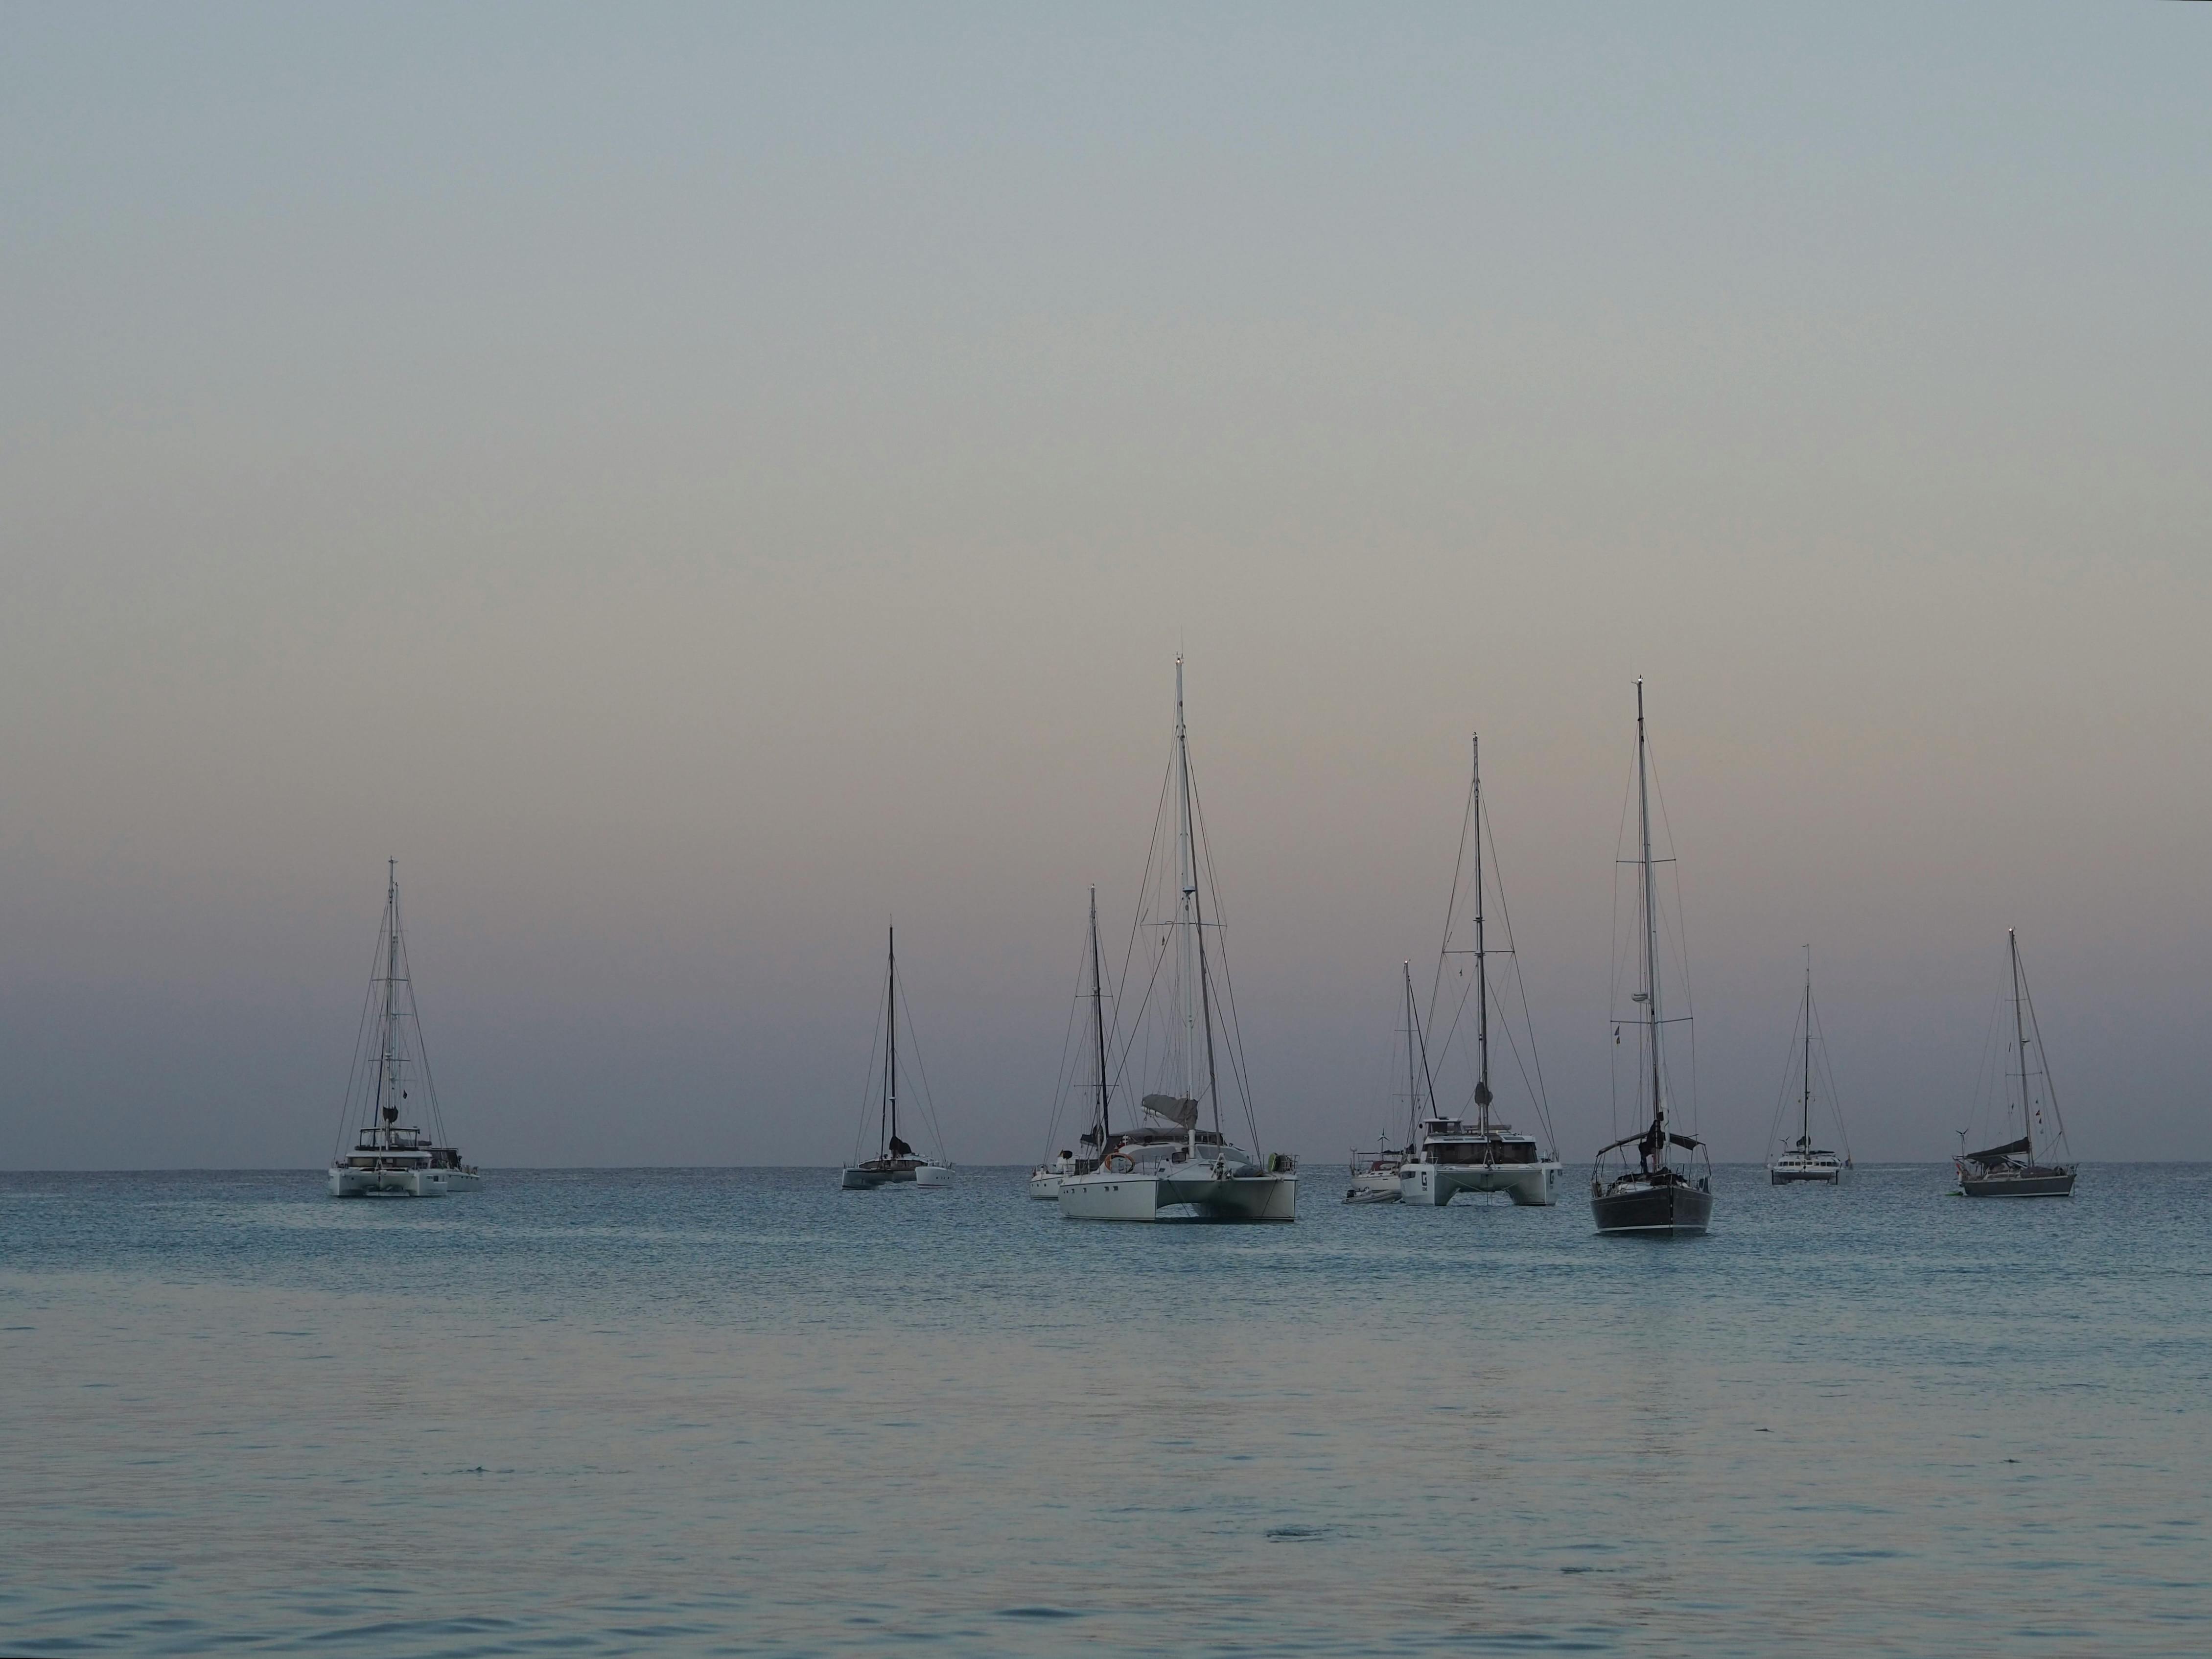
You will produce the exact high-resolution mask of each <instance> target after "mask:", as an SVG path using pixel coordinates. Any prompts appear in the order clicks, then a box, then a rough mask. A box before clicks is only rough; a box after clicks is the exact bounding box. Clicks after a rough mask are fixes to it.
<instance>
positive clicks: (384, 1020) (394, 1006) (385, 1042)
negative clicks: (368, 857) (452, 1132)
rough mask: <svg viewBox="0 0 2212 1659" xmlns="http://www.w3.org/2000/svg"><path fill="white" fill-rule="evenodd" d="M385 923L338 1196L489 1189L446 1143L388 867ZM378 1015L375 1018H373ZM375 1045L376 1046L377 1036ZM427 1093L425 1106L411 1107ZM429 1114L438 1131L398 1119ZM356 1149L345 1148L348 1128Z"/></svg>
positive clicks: (349, 1102)
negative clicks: (418, 1113) (417, 1114)
mask: <svg viewBox="0 0 2212 1659" xmlns="http://www.w3.org/2000/svg"><path fill="white" fill-rule="evenodd" d="M368 998H369V1012H368V1013H364V1015H363V1016H362V1039H361V1041H360V1042H358V1043H357V1044H356V1048H355V1053H354V1061H353V1066H352V1067H351V1069H350V1071H349V1073H348V1076H347V1083H346V1103H345V1108H344V1110H343V1115H341V1117H340V1119H339V1122H338V1136H339V1146H338V1150H337V1152H335V1153H334V1154H333V1155H332V1156H331V1169H330V1186H331V1197H332V1198H443V1197H444V1196H446V1194H448V1193H463V1192H471V1191H473V1190H474V1189H475V1188H477V1187H480V1186H482V1185H483V1177H482V1176H480V1175H479V1174H478V1173H477V1167H476V1165H474V1164H467V1163H464V1162H463V1161H462V1158H461V1153H460V1149H459V1147H457V1146H453V1144H452V1143H451V1142H450V1141H449V1140H447V1138H446V1134H445V1128H444V1114H443V1113H442V1112H441V1111H440V1110H439V1107H438V1090H437V1085H436V1084H435V1082H433V1081H432V1079H431V1077H430V1062H429V1060H428V1056H427V1055H426V1054H425V1053H424V1051H423V1048H422V1018H421V1016H420V1015H419V1014H418V1013H417V1012H416V1007H415V981H414V980H413V977H412V976H411V975H410V972H409V969H408V965H407V942H406V939H405V936H404V933H403V932H402V930H401V928H400V926H399V865H398V860H392V861H390V862H389V863H388V864H387V866H386V888H385V895H384V924H383V927H382V928H381V930H380V932H379V933H378V935H377V940H376V967H375V969H373V970H372V972H371V973H370V975H369V984H368ZM370 1013H373V1014H374V1020H373V1021H372V1019H371V1018H369V1014H370ZM372 1032H373V1033H374V1039H373V1041H374V1046H373V1047H372V1046H371V1043H372V1038H371V1035H370V1034H371V1033H372ZM418 1089H419V1090H421V1091H422V1097H423V1098H422V1109H421V1110H422V1112H423V1115H427V1116H428V1119H429V1121H430V1124H431V1127H430V1128H428V1129H427V1130H426V1129H424V1128H422V1127H421V1126H420V1124H419V1123H410V1124H404V1125H403V1124H402V1123H401V1122H400V1121H399V1120H400V1119H401V1118H402V1117H404V1116H408V1115H412V1114H414V1113H415V1112H416V1111H417V1110H418V1109H417V1108H416V1107H414V1106H413V1105H412V1104H411V1102H412V1101H413V1099H414V1096H415V1091H416V1090H418ZM349 1128H350V1129H351V1130H352V1131H353V1144H352V1145H351V1146H347V1145H346V1144H345V1135H346V1132H347V1130H348V1129H349Z"/></svg>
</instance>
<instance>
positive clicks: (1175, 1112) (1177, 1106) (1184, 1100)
mask: <svg viewBox="0 0 2212 1659" xmlns="http://www.w3.org/2000/svg"><path fill="white" fill-rule="evenodd" d="M1145 1109H1146V1111H1148V1112H1150V1113H1151V1114H1152V1115H1153V1116H1154V1117H1160V1118H1165V1119H1166V1120H1167V1121H1169V1122H1170V1123H1172V1124H1174V1125H1175V1126H1176V1128H1178V1129H1194V1128H1196V1127H1198V1103H1197V1102H1196V1101H1194V1100H1192V1099H1190V1098H1189V1097H1188V1096H1184V1095H1146V1097H1145Z"/></svg>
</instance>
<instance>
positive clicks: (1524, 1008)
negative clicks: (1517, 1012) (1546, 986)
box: [1475, 806, 1559, 1158]
mask: <svg viewBox="0 0 2212 1659" xmlns="http://www.w3.org/2000/svg"><path fill="white" fill-rule="evenodd" d="M1482 818H1483V823H1488V824H1489V826H1490V870H1491V877H1492V885H1493V886H1495V887H1496V888H1497V890H1498V921H1499V923H1500V925H1502V926H1503V927H1504V930H1505V950H1504V954H1505V955H1507V956H1510V957H1512V958H1513V988H1514V992H1515V994H1516V996H1518V998H1519V999H1520V1002H1521V1024H1522V1026H1523V1027H1524V1028H1525V1029H1526V1030H1527V1031H1528V1059H1529V1062H1530V1064H1531V1065H1532V1066H1534V1070H1535V1073H1536V1079H1535V1099H1536V1115H1537V1117H1538V1118H1539V1119H1541V1121H1542V1122H1543V1125H1544V1135H1545V1138H1546V1139H1547V1140H1549V1141H1550V1142H1551V1143H1552V1156H1553V1157H1554V1158H1557V1157H1558V1156H1559V1135H1558V1133H1556V1132H1555V1131H1554V1130H1553V1127H1552V1101H1551V1096H1550V1093H1549V1091H1547V1090H1546V1089H1545V1087H1544V1055H1543V1050H1542V1048H1541V1046H1540V1045H1539V1044H1538V1043H1537V1042H1536V1020H1535V1017H1534V1015H1533V1014H1531V1013H1530V1012H1528V975H1525V974H1523V973H1522V971H1521V950H1520V941H1519V940H1518V939H1515V938H1514V937H1513V914H1512V912H1511V911H1510V910H1509V909H1508V908H1506V904H1505V872H1504V866H1503V865H1502V864H1501V863H1500V862H1499V861H1498V826H1497V824H1496V823H1494V822H1492V820H1491V817H1490V812H1489V809H1488V807H1487V806H1485V808H1484V810H1483V813H1482ZM1475 833H1476V834H1478V835H1480V834H1481V833H1482V825H1481V824H1480V823H1479V824H1477V825H1476V827H1475ZM1501 1000H1502V999H1501ZM1500 1024H1503V1025H1504V1027H1505V1033H1506V1036H1505V1040H1506V1042H1507V1044H1508V1046H1510V1045H1511V1043H1512V1041H1513V1023H1512V1021H1510V1020H1504V1021H1501V1022H1500ZM1514 1063H1515V1064H1516V1065H1519V1063H1520V1053H1519V1050H1518V1049H1516V1050H1515V1053H1514ZM1527 1080H1528V1072H1527V1068H1523V1070H1522V1081H1523V1082H1526V1081H1527Z"/></svg>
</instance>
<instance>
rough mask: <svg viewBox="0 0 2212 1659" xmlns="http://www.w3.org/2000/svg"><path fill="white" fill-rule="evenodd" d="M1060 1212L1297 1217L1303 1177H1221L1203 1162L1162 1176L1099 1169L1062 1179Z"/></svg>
mask: <svg viewBox="0 0 2212 1659" xmlns="http://www.w3.org/2000/svg"><path fill="white" fill-rule="evenodd" d="M1060 1214H1062V1215H1063V1216H1066V1217H1067V1218H1069V1219H1071V1220H1074V1221H1296V1220H1297V1218H1298V1178H1297V1176H1295V1175H1291V1174H1280V1175H1249V1176H1218V1177H1217V1176H1215V1175H1214V1174H1213V1172H1212V1168H1211V1167H1210V1166H1209V1165H1206V1164H1184V1165H1180V1166H1178V1167H1177V1170H1176V1171H1174V1172H1170V1173H1164V1174H1160V1175H1137V1174H1129V1175H1115V1174H1114V1173H1113V1172H1112V1171H1110V1170H1093V1171H1092V1172H1091V1174H1089V1175H1083V1176H1068V1177H1066V1179H1065V1180H1063V1181H1062V1182H1060Z"/></svg>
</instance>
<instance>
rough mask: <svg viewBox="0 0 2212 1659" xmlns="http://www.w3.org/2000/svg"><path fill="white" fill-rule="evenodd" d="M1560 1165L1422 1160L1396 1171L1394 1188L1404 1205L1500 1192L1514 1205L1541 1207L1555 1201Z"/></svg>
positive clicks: (1550, 1160) (1437, 1203)
mask: <svg viewBox="0 0 2212 1659" xmlns="http://www.w3.org/2000/svg"><path fill="white" fill-rule="evenodd" d="M1561 1167H1562V1166H1561V1165H1560V1164H1559V1163H1557V1162H1556V1161H1554V1160H1553V1159H1550V1158H1546V1159H1544V1160H1543V1161H1541V1163H1536V1164H1431V1163H1429V1162H1428V1161H1426V1160H1425V1159H1424V1160H1422V1161H1420V1162H1419V1163H1414V1164H1407V1165H1406V1166H1405V1168H1403V1169H1401V1170H1399V1171H1398V1191H1399V1194H1400V1195H1401V1197H1402V1198H1403V1199H1404V1200H1405V1201H1406V1202H1407V1203H1408V1204H1431V1205H1443V1204H1449V1203H1450V1202H1451V1201H1452V1200H1454V1199H1455V1198H1457V1197H1458V1196H1459V1195H1460V1194H1462V1193H1504V1194H1508V1195H1510V1197H1511V1199H1512V1200H1513V1201H1514V1202H1515V1203H1516V1204H1518V1205H1522V1206H1529V1207H1541V1206H1546V1205H1551V1204H1557V1203H1558V1202H1559V1170H1560V1169H1561Z"/></svg>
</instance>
